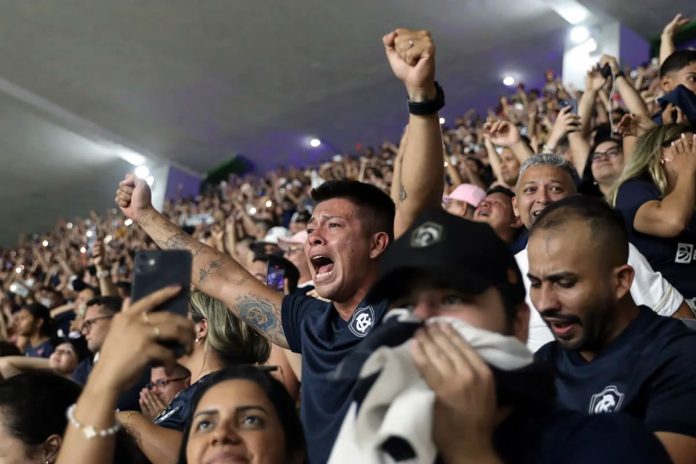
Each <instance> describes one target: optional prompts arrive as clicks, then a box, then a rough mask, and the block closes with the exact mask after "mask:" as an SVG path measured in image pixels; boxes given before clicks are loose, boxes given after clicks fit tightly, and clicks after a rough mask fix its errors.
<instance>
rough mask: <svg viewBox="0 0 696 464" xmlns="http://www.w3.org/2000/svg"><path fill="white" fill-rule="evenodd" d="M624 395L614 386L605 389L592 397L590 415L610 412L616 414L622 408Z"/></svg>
mask: <svg viewBox="0 0 696 464" xmlns="http://www.w3.org/2000/svg"><path fill="white" fill-rule="evenodd" d="M623 399H624V394H623V393H621V392H620V391H619V389H618V388H616V386H614V385H609V386H608V387H605V388H604V390H602V391H601V392H599V393H596V394H594V395H592V399H591V400H590V411H589V412H590V414H604V413H608V412H616V411H618V410H619V409H620V408H621V403H623Z"/></svg>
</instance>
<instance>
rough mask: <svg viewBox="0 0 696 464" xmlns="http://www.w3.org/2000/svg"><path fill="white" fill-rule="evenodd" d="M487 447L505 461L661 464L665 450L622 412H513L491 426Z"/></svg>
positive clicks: (665, 457)
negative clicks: (492, 433) (492, 431)
mask: <svg viewBox="0 0 696 464" xmlns="http://www.w3.org/2000/svg"><path fill="white" fill-rule="evenodd" d="M493 445H494V448H495V450H496V452H497V453H498V455H499V456H500V458H501V460H502V461H503V462H505V463H515V464H557V463H561V462H562V463H563V464H587V463H591V464H614V463H631V464H638V463H641V464H667V463H671V462H672V461H671V460H670V458H669V456H668V455H667V452H666V451H665V449H664V448H663V446H662V444H661V443H660V441H659V440H658V439H657V437H656V436H655V435H654V434H653V433H652V432H650V431H649V430H647V428H645V427H644V426H643V425H642V424H640V423H638V422H637V421H635V420H633V419H632V418H630V417H627V416H625V415H623V414H608V415H602V416H587V415H585V414H580V413H577V412H573V411H564V410H552V411H539V410H528V411H523V410H515V411H514V412H513V413H512V415H510V416H509V417H508V418H507V419H505V420H504V421H503V422H502V423H501V424H500V425H498V427H496V429H495V432H494V435H493Z"/></svg>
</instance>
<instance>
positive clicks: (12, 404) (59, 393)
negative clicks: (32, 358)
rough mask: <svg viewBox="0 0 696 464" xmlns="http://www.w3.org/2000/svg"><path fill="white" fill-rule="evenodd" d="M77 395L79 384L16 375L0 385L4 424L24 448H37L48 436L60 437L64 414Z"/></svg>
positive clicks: (57, 378)
mask: <svg viewBox="0 0 696 464" xmlns="http://www.w3.org/2000/svg"><path fill="white" fill-rule="evenodd" d="M80 392H81V388H80V386H79V385H78V384H76V383H75V382H73V381H72V380H69V379H66V378H64V377H61V376H59V375H56V374H53V373H49V372H28V373H26V374H20V375H16V376H14V377H12V378H9V379H7V380H4V381H2V382H0V409H1V410H2V411H3V416H4V417H3V423H4V425H5V427H6V428H7V430H8V431H9V432H10V434H11V435H12V436H14V437H15V438H17V439H19V440H21V441H22V442H23V443H24V444H25V445H26V446H29V447H36V446H39V445H41V444H43V443H44V441H46V439H47V438H48V437H50V436H51V435H54V434H55V435H61V436H62V435H63V432H65V428H66V427H67V419H66V418H65V411H66V410H67V409H68V406H70V405H71V404H73V403H75V402H76V401H77V398H78V397H79V396H80Z"/></svg>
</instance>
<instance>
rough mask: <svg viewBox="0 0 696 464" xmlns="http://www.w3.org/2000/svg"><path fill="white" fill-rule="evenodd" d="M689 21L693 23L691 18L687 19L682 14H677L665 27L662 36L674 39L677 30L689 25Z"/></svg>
mask: <svg viewBox="0 0 696 464" xmlns="http://www.w3.org/2000/svg"><path fill="white" fill-rule="evenodd" d="M689 21H691V20H690V19H689V18H685V17H684V16H683V15H682V14H681V13H677V15H676V16H675V17H674V18H672V20H671V21H670V22H668V23H667V24H666V25H665V28H664V29H663V30H662V36H663V37H670V38H671V37H673V36H674V33H675V32H676V31H677V29H679V28H680V27H682V26H684V25H686V24H689Z"/></svg>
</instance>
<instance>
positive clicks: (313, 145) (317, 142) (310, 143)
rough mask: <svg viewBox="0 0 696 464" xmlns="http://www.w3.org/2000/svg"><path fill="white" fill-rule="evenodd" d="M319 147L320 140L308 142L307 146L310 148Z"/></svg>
mask: <svg viewBox="0 0 696 464" xmlns="http://www.w3.org/2000/svg"><path fill="white" fill-rule="evenodd" d="M319 145H321V140H319V139H312V140H310V141H309V146H311V147H312V148H317V147H318V146H319Z"/></svg>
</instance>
